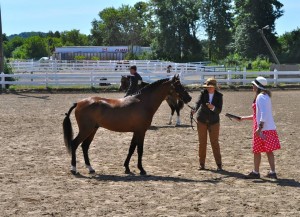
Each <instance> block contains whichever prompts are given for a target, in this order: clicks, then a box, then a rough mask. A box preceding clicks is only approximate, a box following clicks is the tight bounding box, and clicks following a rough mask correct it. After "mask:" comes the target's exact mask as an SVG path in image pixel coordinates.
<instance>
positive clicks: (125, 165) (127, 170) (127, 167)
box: [124, 134, 137, 174]
mask: <svg viewBox="0 0 300 217" xmlns="http://www.w3.org/2000/svg"><path fill="white" fill-rule="evenodd" d="M136 144H137V143H136V135H135V134H133V137H132V140H131V144H130V147H129V150H128V155H127V158H126V160H125V162H124V167H125V173H126V174H130V173H131V172H130V169H129V162H130V159H131V156H132V154H133V153H134V151H135V148H136Z"/></svg>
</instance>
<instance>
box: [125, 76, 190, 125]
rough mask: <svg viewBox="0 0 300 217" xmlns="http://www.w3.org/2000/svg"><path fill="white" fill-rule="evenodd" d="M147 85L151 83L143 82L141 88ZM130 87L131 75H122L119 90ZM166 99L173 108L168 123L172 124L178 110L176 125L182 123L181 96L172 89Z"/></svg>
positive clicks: (182, 103)
mask: <svg viewBox="0 0 300 217" xmlns="http://www.w3.org/2000/svg"><path fill="white" fill-rule="evenodd" d="M147 85H149V83H147V82H142V83H141V84H140V86H139V88H143V87H145V86H147ZM128 87H129V77H127V76H122V77H121V82H120V88H119V91H126V90H127V89H128ZM166 101H167V103H168V105H169V107H170V108H171V115H170V118H169V122H168V124H169V125H171V124H172V120H173V115H174V113H175V111H176V114H177V121H176V125H175V126H180V124H181V121H180V110H181V109H183V106H184V102H183V101H182V100H181V99H180V97H178V94H177V93H176V92H175V91H173V90H170V92H169V93H168V95H167V97H166Z"/></svg>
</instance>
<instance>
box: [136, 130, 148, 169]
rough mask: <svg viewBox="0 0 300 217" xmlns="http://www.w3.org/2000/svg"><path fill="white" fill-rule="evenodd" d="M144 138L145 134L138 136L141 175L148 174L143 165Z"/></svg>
mask: <svg viewBox="0 0 300 217" xmlns="http://www.w3.org/2000/svg"><path fill="white" fill-rule="evenodd" d="M144 138H145V132H143V133H140V134H138V135H137V149H138V168H139V170H140V174H141V175H146V174H147V173H146V171H145V170H144V168H143V165H142V158H143V152H144Z"/></svg>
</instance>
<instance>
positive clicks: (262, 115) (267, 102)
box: [255, 93, 276, 131]
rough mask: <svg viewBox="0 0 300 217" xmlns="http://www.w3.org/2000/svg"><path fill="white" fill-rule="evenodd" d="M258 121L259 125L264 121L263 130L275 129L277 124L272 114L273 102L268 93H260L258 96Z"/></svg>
mask: <svg viewBox="0 0 300 217" xmlns="http://www.w3.org/2000/svg"><path fill="white" fill-rule="evenodd" d="M255 103H256V122H257V126H259V123H260V122H264V127H263V128H262V131H265V130H275V129H276V125H275V122H274V119H273V114H272V102H271V98H270V97H269V95H268V94H263V93H260V94H258V96H257V97H256V102H255Z"/></svg>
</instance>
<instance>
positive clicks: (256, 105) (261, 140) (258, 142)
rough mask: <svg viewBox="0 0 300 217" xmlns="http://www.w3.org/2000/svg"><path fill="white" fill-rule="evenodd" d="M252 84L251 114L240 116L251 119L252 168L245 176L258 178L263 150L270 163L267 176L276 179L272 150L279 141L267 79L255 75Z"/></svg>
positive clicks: (278, 144) (276, 148)
mask: <svg viewBox="0 0 300 217" xmlns="http://www.w3.org/2000/svg"><path fill="white" fill-rule="evenodd" d="M252 85H253V92H254V93H255V97H254V101H253V104H252V109H253V115H250V116H242V117H241V119H240V120H241V121H243V120H252V121H253V141H252V152H253V154H254V169H253V171H252V172H250V173H249V174H248V175H247V176H246V178H248V179H259V178H260V173H259V166H260V162H261V153H263V152H265V153H266V154H267V157H268V161H269V164H270V171H269V173H268V174H267V177H268V178H273V179H277V175H276V172H275V157H274V154H273V151H275V150H278V149H280V142H279V138H278V134H277V131H276V126H275V123H274V119H273V115H272V103H271V92H270V91H269V90H267V89H266V85H267V79H265V78H264V77H257V78H256V79H255V80H254V81H252Z"/></svg>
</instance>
